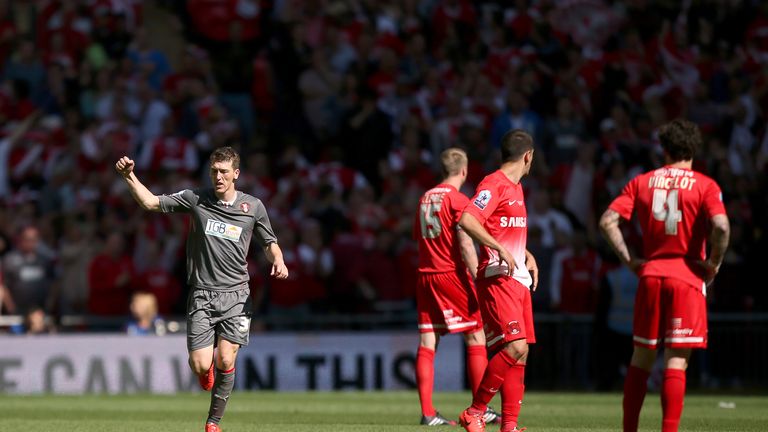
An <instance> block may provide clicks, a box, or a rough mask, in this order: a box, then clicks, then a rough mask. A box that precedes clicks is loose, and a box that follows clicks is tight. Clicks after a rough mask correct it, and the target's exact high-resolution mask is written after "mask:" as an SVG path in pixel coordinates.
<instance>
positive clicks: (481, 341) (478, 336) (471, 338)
mask: <svg viewBox="0 0 768 432" xmlns="http://www.w3.org/2000/svg"><path fill="white" fill-rule="evenodd" d="M464 340H465V341H466V342H467V345H485V333H483V332H481V331H479V332H474V333H469V334H466V335H464Z"/></svg>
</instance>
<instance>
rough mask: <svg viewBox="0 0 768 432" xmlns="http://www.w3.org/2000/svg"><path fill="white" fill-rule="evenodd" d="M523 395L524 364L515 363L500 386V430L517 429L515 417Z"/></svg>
mask: <svg viewBox="0 0 768 432" xmlns="http://www.w3.org/2000/svg"><path fill="white" fill-rule="evenodd" d="M523 393H525V363H516V364H515V365H514V366H512V367H511V368H509V370H508V371H507V376H506V377H505V378H504V385H502V386H501V422H502V423H501V430H502V431H511V430H513V429H514V428H515V427H517V416H518V415H519V414H520V408H521V407H522V404H523Z"/></svg>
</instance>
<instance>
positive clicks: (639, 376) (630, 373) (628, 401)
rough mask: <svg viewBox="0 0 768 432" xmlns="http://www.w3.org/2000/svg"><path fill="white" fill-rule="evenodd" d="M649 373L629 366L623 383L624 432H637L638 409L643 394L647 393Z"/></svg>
mask: <svg viewBox="0 0 768 432" xmlns="http://www.w3.org/2000/svg"><path fill="white" fill-rule="evenodd" d="M648 375H650V373H649V372H648V371H646V370H644V369H640V368H639V367H635V366H630V367H629V370H627V378H626V380H625V381H624V402H623V407H624V432H637V423H638V421H639V419H640V408H642V407H643V400H645V393H646V392H647V391H648Z"/></svg>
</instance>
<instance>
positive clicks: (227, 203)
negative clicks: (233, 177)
mask: <svg viewBox="0 0 768 432" xmlns="http://www.w3.org/2000/svg"><path fill="white" fill-rule="evenodd" d="M239 193H240V192H238V191H235V197H234V198H232V201H222V200H218V201H216V204H219V205H224V206H227V207H232V205H233V204H235V201H237V195H238V194H239Z"/></svg>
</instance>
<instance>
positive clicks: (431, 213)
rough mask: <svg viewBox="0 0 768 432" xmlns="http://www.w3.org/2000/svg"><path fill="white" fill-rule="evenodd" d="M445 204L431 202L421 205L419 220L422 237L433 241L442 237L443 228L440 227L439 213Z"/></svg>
mask: <svg viewBox="0 0 768 432" xmlns="http://www.w3.org/2000/svg"><path fill="white" fill-rule="evenodd" d="M442 206H443V204H442V203H440V202H431V203H428V204H421V208H420V211H419V220H420V221H421V236H422V237H424V238H426V239H433V238H436V237H439V236H440V233H441V232H442V231H443V227H442V226H441V225H440V218H439V217H438V215H437V214H438V213H439V212H440V209H441V208H442Z"/></svg>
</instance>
